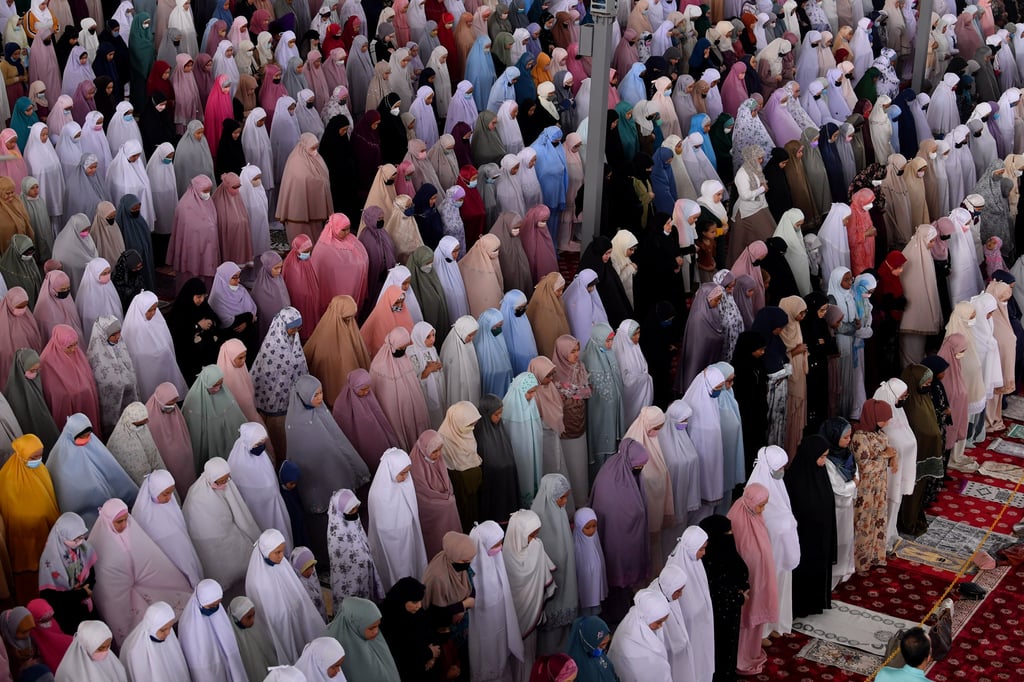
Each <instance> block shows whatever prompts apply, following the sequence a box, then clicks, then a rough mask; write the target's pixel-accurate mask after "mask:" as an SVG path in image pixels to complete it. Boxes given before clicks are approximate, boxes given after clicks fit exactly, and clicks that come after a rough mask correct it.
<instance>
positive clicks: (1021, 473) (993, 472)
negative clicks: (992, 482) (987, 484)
mask: <svg viewBox="0 0 1024 682" xmlns="http://www.w3.org/2000/svg"><path fill="white" fill-rule="evenodd" d="M978 473H979V474H981V475H982V476H988V477H990V478H999V479H1002V480H1004V481H1010V482H1011V483H1016V482H1017V481H1019V480H1021V478H1022V477H1024V467H1019V466H1014V465H1013V464H1006V463H1004V462H982V463H981V468H980V469H978Z"/></svg>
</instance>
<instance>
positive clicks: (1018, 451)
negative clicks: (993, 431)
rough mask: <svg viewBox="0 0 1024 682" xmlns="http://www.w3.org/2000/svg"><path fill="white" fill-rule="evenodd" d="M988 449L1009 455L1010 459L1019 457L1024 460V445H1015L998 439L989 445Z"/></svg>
mask: <svg viewBox="0 0 1024 682" xmlns="http://www.w3.org/2000/svg"><path fill="white" fill-rule="evenodd" d="M1014 428H1016V424H1015V425H1014ZM1007 435H1010V434H1007ZM988 449H989V450H991V451H992V452H998V453H999V454H1001V455H1009V456H1010V457H1019V458H1022V459H1024V443H1013V442H1011V441H1008V440H1005V439H1003V438H996V439H995V440H993V441H992V442H991V443H989V444H988Z"/></svg>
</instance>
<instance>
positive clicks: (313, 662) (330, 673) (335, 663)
mask: <svg viewBox="0 0 1024 682" xmlns="http://www.w3.org/2000/svg"><path fill="white" fill-rule="evenodd" d="M343 660H345V647H343V646H341V642H339V641H338V640H336V639H334V638H333V637H317V638H316V639H314V640H313V641H312V642H310V643H309V644H307V645H306V647H305V648H304V649H303V650H302V656H300V657H299V660H297V661H295V667H296V668H298V669H299V670H301V671H302V674H304V675H305V676H306V682H332V681H333V682H345V679H346V678H345V673H343V672H341V662H342V661H343Z"/></svg>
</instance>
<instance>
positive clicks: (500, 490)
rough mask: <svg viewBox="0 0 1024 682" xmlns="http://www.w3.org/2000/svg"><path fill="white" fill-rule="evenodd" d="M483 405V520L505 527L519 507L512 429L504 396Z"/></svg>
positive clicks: (479, 437) (478, 432)
mask: <svg viewBox="0 0 1024 682" xmlns="http://www.w3.org/2000/svg"><path fill="white" fill-rule="evenodd" d="M641 338H642V337H641ZM479 407H480V421H478V422H477V423H476V426H474V427H473V436H474V438H476V449H477V452H478V453H479V454H480V458H481V459H482V460H483V463H482V464H481V465H480V466H481V468H482V473H483V482H482V483H481V484H480V495H479V497H480V520H481V521H495V522H497V523H499V524H501V526H502V527H504V526H505V525H506V524H508V517H509V516H510V515H511V514H512V512H514V511H517V510H518V509H519V477H518V475H517V474H516V460H515V456H514V455H513V454H512V442H511V441H510V440H509V437H508V432H507V431H505V427H504V425H503V424H502V423H501V411H502V402H501V398H499V397H498V396H496V395H494V394H492V393H488V394H487V395H485V396H483V397H482V398H480V406H479ZM495 415H497V416H495ZM495 422H497V423H495Z"/></svg>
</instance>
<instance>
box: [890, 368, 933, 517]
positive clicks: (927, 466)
mask: <svg viewBox="0 0 1024 682" xmlns="http://www.w3.org/2000/svg"><path fill="white" fill-rule="evenodd" d="M900 379H902V380H903V383H905V384H906V385H907V399H906V401H905V402H904V404H903V412H904V414H906V416H907V422H908V423H909V424H910V428H911V430H912V431H913V432H914V437H915V438H917V477H916V482H915V484H914V490H913V493H912V494H907V495H904V496H903V502H902V503H901V504H900V512H899V518H898V519H897V522H896V527H897V529H898V530H899V531H900V533H906V534H908V535H913V536H914V537H917V536H918V535H921V534H922V533H924V532H925V531H926V530H928V517H927V516H925V513H924V508H925V498H926V495H927V493H928V489H929V486H930V485H931V481H932V479H938V480H939V481H941V480H942V477H943V475H944V474H945V472H944V471H943V467H942V442H943V439H942V429H941V428H939V420H938V418H937V417H936V415H935V407H934V406H933V405H932V399H931V385H932V384H933V383H935V377H934V376H933V375H932V371H931V370H930V369H928V368H927V367H925V366H924V365H908V366H907V367H906V368H905V369H904V370H903V374H901V375H900Z"/></svg>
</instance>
